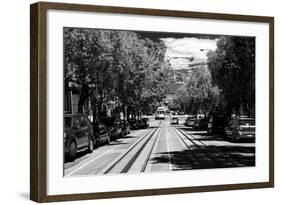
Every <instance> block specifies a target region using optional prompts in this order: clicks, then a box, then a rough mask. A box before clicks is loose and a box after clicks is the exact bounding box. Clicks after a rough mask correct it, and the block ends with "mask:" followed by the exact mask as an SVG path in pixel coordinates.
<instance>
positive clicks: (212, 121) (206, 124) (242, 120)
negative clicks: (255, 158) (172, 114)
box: [185, 115, 256, 142]
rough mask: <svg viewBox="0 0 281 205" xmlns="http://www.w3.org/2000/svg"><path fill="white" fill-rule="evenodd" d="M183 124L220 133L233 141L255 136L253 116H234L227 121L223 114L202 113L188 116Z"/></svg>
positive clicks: (208, 131)
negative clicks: (205, 114)
mask: <svg viewBox="0 0 281 205" xmlns="http://www.w3.org/2000/svg"><path fill="white" fill-rule="evenodd" d="M185 125H186V126H188V127H192V128H193V129H197V130H207V133H208V134H221V135H223V136H224V137H226V138H227V139H230V140H231V141H233V142H235V141H237V140H240V139H244V138H248V139H254V138H255V127H256V126H255V118H251V117H248V116H235V117H233V118H232V119H231V120H229V121H227V119H226V118H225V117H224V116H220V115H213V116H209V117H206V116H204V115H196V116H189V117H188V118H187V119H186V120H185Z"/></svg>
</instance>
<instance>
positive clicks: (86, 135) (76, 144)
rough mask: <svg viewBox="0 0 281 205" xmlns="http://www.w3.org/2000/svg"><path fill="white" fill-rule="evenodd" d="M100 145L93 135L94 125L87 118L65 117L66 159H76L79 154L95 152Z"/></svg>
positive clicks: (78, 116)
mask: <svg viewBox="0 0 281 205" xmlns="http://www.w3.org/2000/svg"><path fill="white" fill-rule="evenodd" d="M97 143H98V139H97V137H96V136H95V135H94V134H93V129H92V125H91V123H90V121H89V119H88V117H87V116H85V115H82V114H76V115H72V114H65V115H64V153H65V156H66V157H69V158H71V159H74V158H75V157H76V154H77V152H80V151H85V150H87V151H88V152H90V153H91V152H93V149H94V146H95V145H96V144H97Z"/></svg>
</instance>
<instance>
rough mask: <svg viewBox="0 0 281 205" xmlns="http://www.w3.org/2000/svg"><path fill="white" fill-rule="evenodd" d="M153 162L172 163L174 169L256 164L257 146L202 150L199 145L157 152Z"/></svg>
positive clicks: (209, 147)
mask: <svg viewBox="0 0 281 205" xmlns="http://www.w3.org/2000/svg"><path fill="white" fill-rule="evenodd" d="M151 160H152V163H153V164H158V163H167V164H168V163H171V164H172V165H173V166H174V170H189V169H210V168H227V167H228V168H229V167H251V166H255V147H241V146H221V147H218V146H208V147H206V148H204V150H202V149H201V148H199V147H197V146H190V149H185V150H182V151H175V152H170V153H169V152H161V153H157V157H155V158H153V159H151Z"/></svg>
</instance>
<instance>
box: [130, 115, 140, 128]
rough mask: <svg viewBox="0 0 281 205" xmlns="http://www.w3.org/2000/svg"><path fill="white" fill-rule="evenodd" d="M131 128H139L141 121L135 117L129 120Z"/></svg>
mask: <svg viewBox="0 0 281 205" xmlns="http://www.w3.org/2000/svg"><path fill="white" fill-rule="evenodd" d="M129 125H130V129H132V130H137V129H139V126H140V124H139V121H138V120H137V119H135V118H133V119H130V120H129Z"/></svg>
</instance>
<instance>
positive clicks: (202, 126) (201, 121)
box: [193, 117, 209, 130]
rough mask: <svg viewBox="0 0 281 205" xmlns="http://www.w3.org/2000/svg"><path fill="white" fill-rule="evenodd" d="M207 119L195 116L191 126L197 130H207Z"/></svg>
mask: <svg viewBox="0 0 281 205" xmlns="http://www.w3.org/2000/svg"><path fill="white" fill-rule="evenodd" d="M208 121H209V120H208V117H200V118H197V119H196V120H195V122H194V125H193V128H194V129H197V130H207V127H208Z"/></svg>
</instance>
